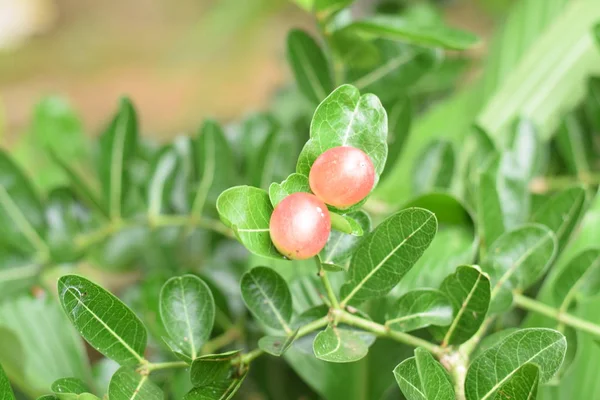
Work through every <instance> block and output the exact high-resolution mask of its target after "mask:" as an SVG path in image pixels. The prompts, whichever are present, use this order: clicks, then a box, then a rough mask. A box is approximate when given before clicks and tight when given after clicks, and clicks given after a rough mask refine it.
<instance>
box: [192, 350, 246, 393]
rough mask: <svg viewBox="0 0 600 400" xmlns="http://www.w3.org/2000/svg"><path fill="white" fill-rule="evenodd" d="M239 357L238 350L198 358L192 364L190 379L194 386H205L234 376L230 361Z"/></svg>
mask: <svg viewBox="0 0 600 400" xmlns="http://www.w3.org/2000/svg"><path fill="white" fill-rule="evenodd" d="M239 357H240V352H239V351H238V350H235V351H229V352H227V353H222V354H210V355H206V356H201V357H198V358H197V359H196V360H194V362H193V363H192V368H191V370H190V379H191V380H192V384H193V385H194V386H207V385H210V384H212V383H215V382H220V381H224V380H227V379H230V378H231V377H232V376H233V375H235V371H234V368H233V366H232V364H231V362H232V361H234V360H236V359H238V358H239Z"/></svg>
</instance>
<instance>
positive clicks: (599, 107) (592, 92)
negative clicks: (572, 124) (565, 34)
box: [584, 26, 600, 132]
mask: <svg viewBox="0 0 600 400" xmlns="http://www.w3.org/2000/svg"><path fill="white" fill-rule="evenodd" d="M596 28H597V26H596ZM586 97H587V98H586V101H585V104H584V108H585V115H586V117H587V121H588V123H589V124H590V126H591V127H592V129H593V130H595V131H596V132H597V131H600V77H590V78H589V81H588V91H587V96H586Z"/></svg>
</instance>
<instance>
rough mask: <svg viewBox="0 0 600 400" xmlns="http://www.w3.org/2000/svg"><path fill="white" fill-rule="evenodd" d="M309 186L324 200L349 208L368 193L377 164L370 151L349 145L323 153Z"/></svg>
mask: <svg viewBox="0 0 600 400" xmlns="http://www.w3.org/2000/svg"><path fill="white" fill-rule="evenodd" d="M309 183H310V189H311V190H312V192H313V193H314V194H315V195H316V196H317V197H318V198H319V199H321V200H323V201H324V202H325V203H327V204H329V205H332V206H334V207H337V208H348V207H350V206H352V205H354V204H356V203H358V202H359V201H361V200H362V199H364V198H365V197H367V195H368V194H369V193H371V190H373V185H374V184H375V167H374V166H373V162H372V161H371V159H370V158H369V156H368V155H366V154H365V152H363V151H362V150H359V149H357V148H355V147H350V146H340V147H334V148H332V149H329V150H327V151H326V152H324V153H323V154H321V155H320V156H319V157H318V158H317V159H316V160H315V162H314V164H313V166H312V168H311V169H310V174H309Z"/></svg>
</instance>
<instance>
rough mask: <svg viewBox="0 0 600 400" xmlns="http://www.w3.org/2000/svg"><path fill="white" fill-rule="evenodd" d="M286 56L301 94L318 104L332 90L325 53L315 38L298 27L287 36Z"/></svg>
mask: <svg viewBox="0 0 600 400" xmlns="http://www.w3.org/2000/svg"><path fill="white" fill-rule="evenodd" d="M287 57H288V60H289V63H290V65H291V67H292V71H293V72H294V77H295V78H296V84H297V85H298V88H299V89H300V91H301V92H302V94H303V95H304V96H305V97H306V98H307V99H308V100H310V101H312V102H314V103H316V104H318V103H320V102H321V101H322V100H323V99H324V98H325V97H327V94H329V92H331V91H332V90H333V81H332V79H331V73H330V71H329V65H328V64H327V59H326V58H325V54H323V51H322V50H321V47H320V46H319V45H318V44H317V42H315V40H314V39H313V38H312V37H311V36H310V35H309V34H307V33H306V32H304V31H302V30H300V29H293V30H291V31H290V33H289V34H288V37H287Z"/></svg>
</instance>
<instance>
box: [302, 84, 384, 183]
mask: <svg viewBox="0 0 600 400" xmlns="http://www.w3.org/2000/svg"><path fill="white" fill-rule="evenodd" d="M338 146H352V147H356V148H358V149H361V150H362V151H364V152H365V153H367V155H368V156H369V157H370V158H371V161H373V165H374V166H375V176H376V177H375V184H376V183H377V181H378V180H379V175H380V174H381V172H382V171H383V167H384V165H385V160H386V157H387V116H386V113H385V110H384V108H383V106H382V105H381V103H380V102H379V99H378V98H377V97H376V96H374V95H372V94H365V95H362V96H361V95H360V92H359V91H358V89H357V88H355V87H354V86H352V85H342V86H340V87H338V88H337V89H335V90H334V91H333V92H332V93H331V94H330V95H329V96H327V98H326V99H325V100H323V102H321V104H319V106H318V107H317V109H316V111H315V114H314V116H313V119H312V122H311V124H310V139H309V140H308V142H307V143H306V145H305V146H304V148H303V149H302V152H301V153H300V156H299V158H298V164H297V166H296V171H297V172H298V173H300V174H303V175H306V176H308V174H309V172H310V168H311V166H312V164H313V163H314V162H315V160H316V159H317V157H319V155H321V153H323V152H325V151H326V150H328V149H330V148H333V147H338Z"/></svg>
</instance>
